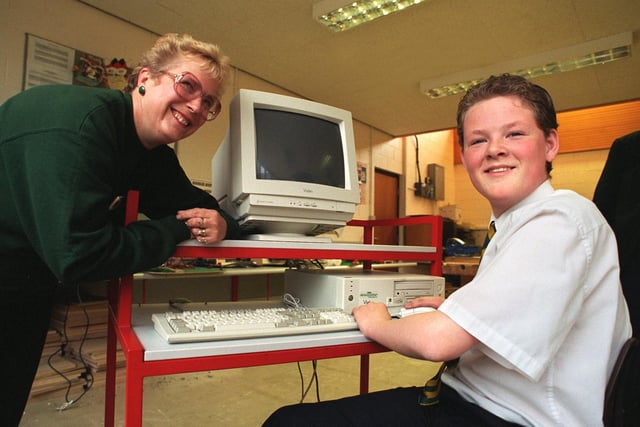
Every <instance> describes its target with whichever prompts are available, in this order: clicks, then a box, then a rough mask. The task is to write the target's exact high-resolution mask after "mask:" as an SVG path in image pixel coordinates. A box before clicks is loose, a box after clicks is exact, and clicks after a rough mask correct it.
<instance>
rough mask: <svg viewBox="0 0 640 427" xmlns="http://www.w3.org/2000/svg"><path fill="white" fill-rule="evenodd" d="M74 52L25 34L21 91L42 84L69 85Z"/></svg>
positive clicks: (71, 80)
mask: <svg viewBox="0 0 640 427" xmlns="http://www.w3.org/2000/svg"><path fill="white" fill-rule="evenodd" d="M74 59H75V51H74V50H73V49H71V48H68V47H66V46H63V45H61V44H58V43H54V42H51V41H49V40H45V39H42V38H40V37H36V36H33V35H31V34H27V52H26V60H25V70H24V79H23V85H22V89H23V90H26V89H29V88H31V87H34V86H39V85H43V84H56V83H58V84H59V83H62V84H71V83H72V82H73V62H74Z"/></svg>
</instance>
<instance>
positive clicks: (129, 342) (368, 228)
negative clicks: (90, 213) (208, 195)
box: [104, 192, 442, 427]
mask: <svg viewBox="0 0 640 427" xmlns="http://www.w3.org/2000/svg"><path fill="white" fill-rule="evenodd" d="M137 202H138V197H137V193H135V192H131V193H130V194H129V196H128V197H127V218H126V221H127V223H128V222H132V221H135V219H136V218H137V209H138V203H137ZM415 224H429V225H431V227H432V242H431V246H385V245H372V244H371V242H372V241H373V227H377V226H402V225H415ZM349 225H351V226H361V227H363V228H364V239H363V240H364V243H363V244H350V243H302V242H291V243H282V242H260V241H246V240H242V241H233V240H227V241H223V242H219V243H217V244H212V245H203V244H200V243H197V242H195V241H189V242H185V243H182V244H180V245H179V246H178V247H177V248H176V252H175V256H178V257H193V258H198V257H202V258H283V259H322V258H333V259H335V258H341V259H357V260H359V261H361V262H363V265H364V268H371V262H373V261H383V260H392V261H420V262H429V265H430V274H432V275H436V276H440V275H442V217H440V216H419V217H408V218H399V219H394V220H372V221H362V220H354V221H351V222H350V223H349ZM285 245H286V246H285ZM132 293H133V276H125V277H122V278H120V279H117V280H113V281H112V282H111V283H110V286H109V331H108V337H107V372H106V396H105V417H104V425H105V426H108V427H112V426H113V425H114V422H115V380H116V378H115V376H116V375H115V370H116V367H115V366H116V349H117V343H118V342H119V343H120V346H121V348H122V351H123V353H124V356H125V358H126V368H125V369H126V372H125V396H124V400H125V404H124V422H125V426H127V427H137V426H141V425H142V403H143V380H144V378H145V377H150V376H158V375H171V374H179V373H187V372H200V371H208V370H218V369H231V368H241V367H250V366H262V365H272V364H279V363H288V362H295V361H305V360H320V359H329V358H336V357H346V356H354V355H359V356H360V392H361V393H366V392H367V391H368V386H369V382H368V380H369V355H370V354H374V353H380V352H385V351H388V349H386V348H385V347H383V346H381V345H379V344H377V343H375V342H371V341H369V340H367V339H366V338H364V337H363V336H362V334H360V332H359V331H347V332H334V333H327V334H309V335H301V336H297V337H287V338H260V339H251V340H242V341H233V342H227V343H226V344H225V342H218V343H214V344H212V343H193V344H186V345H184V344H171V345H170V344H166V343H164V342H161V338H160V337H159V336H156V334H155V331H153V326H152V325H151V324H150V322H151V315H150V312H149V311H148V310H151V309H152V308H151V307H146V308H145V307H143V308H136V309H133V310H132V306H133V303H132V302H133V301H132ZM274 409H275V408H274Z"/></svg>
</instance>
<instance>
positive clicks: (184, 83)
mask: <svg viewBox="0 0 640 427" xmlns="http://www.w3.org/2000/svg"><path fill="white" fill-rule="evenodd" d="M172 75H173V76H174V85H173V87H174V89H175V91H176V93H177V94H178V95H179V96H181V97H182V98H184V99H187V100H193V99H196V98H198V97H202V106H203V107H204V108H203V110H204V111H203V113H204V114H203V115H204V116H206V120H207V121H211V120H213V119H215V118H216V117H217V116H218V114H219V113H220V109H221V104H220V101H219V100H218V98H216V97H214V96H212V95H206V94H205V93H204V92H203V90H202V87H201V86H200V82H199V81H198V80H197V79H196V78H195V77H194V76H193V75H191V73H188V72H184V73H180V74H172Z"/></svg>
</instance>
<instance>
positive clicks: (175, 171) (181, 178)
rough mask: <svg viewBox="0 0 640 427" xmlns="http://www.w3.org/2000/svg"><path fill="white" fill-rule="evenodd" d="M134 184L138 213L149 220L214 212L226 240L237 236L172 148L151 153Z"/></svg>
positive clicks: (230, 220)
mask: <svg viewBox="0 0 640 427" xmlns="http://www.w3.org/2000/svg"><path fill="white" fill-rule="evenodd" d="M136 181H138V182H139V184H137V186H138V187H139V189H140V191H141V198H140V211H141V212H142V213H144V214H145V215H146V216H148V217H149V218H152V219H155V218H162V217H164V216H175V214H176V211H178V210H181V209H190V208H206V209H213V210H215V211H217V212H218V213H219V214H220V215H221V216H222V217H223V218H224V219H225V221H226V223H227V233H226V236H225V239H234V238H239V237H240V227H239V226H238V223H237V222H236V221H235V220H234V219H233V218H232V217H231V215H229V214H228V213H227V212H225V211H224V210H223V209H222V208H221V207H220V205H219V204H218V202H217V201H216V199H215V198H214V197H213V196H211V195H210V194H209V193H207V192H205V191H203V190H201V189H199V188H197V187H195V186H194V185H192V184H191V181H190V180H189V178H188V177H187V175H186V174H185V172H184V170H183V169H182V167H181V166H180V164H179V163H178V159H177V157H176V155H175V152H174V151H173V150H172V149H171V148H169V147H167V146H162V147H158V148H156V149H155V150H153V151H152V152H150V153H149V155H148V156H146V159H145V161H144V163H143V164H142V165H141V166H140V167H139V168H138V169H137V177H136Z"/></svg>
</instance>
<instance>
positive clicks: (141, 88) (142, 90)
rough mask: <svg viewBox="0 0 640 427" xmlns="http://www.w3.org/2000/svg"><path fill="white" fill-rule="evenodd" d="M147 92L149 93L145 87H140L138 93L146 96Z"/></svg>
mask: <svg viewBox="0 0 640 427" xmlns="http://www.w3.org/2000/svg"><path fill="white" fill-rule="evenodd" d="M146 92H147V91H146V89H145V88H144V86H140V87H139V88H138V93H139V94H140V95H142V96H144V94H145V93H146Z"/></svg>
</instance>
